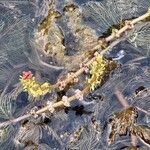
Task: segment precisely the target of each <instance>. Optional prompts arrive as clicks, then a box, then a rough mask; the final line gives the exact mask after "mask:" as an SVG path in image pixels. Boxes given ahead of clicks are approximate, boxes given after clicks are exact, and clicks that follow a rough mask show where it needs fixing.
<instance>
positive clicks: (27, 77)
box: [22, 71, 33, 80]
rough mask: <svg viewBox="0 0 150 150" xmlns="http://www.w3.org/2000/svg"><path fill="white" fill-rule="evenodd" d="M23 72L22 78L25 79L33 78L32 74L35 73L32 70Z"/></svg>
mask: <svg viewBox="0 0 150 150" xmlns="http://www.w3.org/2000/svg"><path fill="white" fill-rule="evenodd" d="M22 74H23V75H22V79H23V80H28V79H31V78H32V76H33V74H32V72H31V71H23V72H22Z"/></svg>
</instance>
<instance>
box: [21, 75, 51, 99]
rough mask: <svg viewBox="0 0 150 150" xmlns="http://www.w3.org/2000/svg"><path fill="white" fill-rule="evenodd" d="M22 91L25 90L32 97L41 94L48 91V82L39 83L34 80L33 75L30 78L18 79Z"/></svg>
mask: <svg viewBox="0 0 150 150" xmlns="http://www.w3.org/2000/svg"><path fill="white" fill-rule="evenodd" d="M20 82H21V85H22V87H23V90H24V91H27V92H28V93H29V94H30V95H32V96H33V97H38V96H43V95H45V94H46V93H48V92H49V91H50V84H49V83H48V82H45V83H43V84H39V83H37V82H36V80H35V77H32V78H31V79H22V78H21V79H20Z"/></svg>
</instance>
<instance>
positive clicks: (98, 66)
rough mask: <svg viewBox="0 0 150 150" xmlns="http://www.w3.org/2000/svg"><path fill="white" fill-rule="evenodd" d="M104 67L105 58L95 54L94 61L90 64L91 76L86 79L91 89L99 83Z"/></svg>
mask: <svg viewBox="0 0 150 150" xmlns="http://www.w3.org/2000/svg"><path fill="white" fill-rule="evenodd" d="M105 69H106V60H105V59H104V58H103V56H101V55H100V54H98V53H97V54H96V59H95V61H94V62H93V63H92V64H91V65H90V74H91V77H90V79H88V83H89V84H90V88H91V90H94V89H95V87H96V86H97V85H98V84H100V83H101V80H102V76H103V75H104V72H105Z"/></svg>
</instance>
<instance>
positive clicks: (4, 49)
mask: <svg viewBox="0 0 150 150" xmlns="http://www.w3.org/2000/svg"><path fill="white" fill-rule="evenodd" d="M149 6H150V1H149V0H127V1H126V0H118V1H115V0H95V1H94V0H91V1H89V0H74V1H73V0H61V1H59V0H54V1H52V0H30V1H28V0H0V94H1V95H0V121H1V122H4V121H7V120H12V119H14V118H17V117H19V116H22V115H25V114H27V113H29V112H30V110H31V109H32V108H35V106H36V108H35V109H40V108H42V107H44V106H46V103H47V101H51V102H52V101H55V102H58V101H60V99H61V98H62V96H63V95H67V96H71V95H73V94H74V93H75V91H76V89H83V88H84V86H85V84H86V81H85V79H86V78H89V76H90V75H85V74H83V75H81V76H80V78H79V82H78V83H76V84H75V85H73V86H68V87H67V88H65V89H64V90H52V91H51V93H47V94H46V95H44V96H39V97H37V98H35V97H32V96H31V95H30V94H28V92H26V91H24V90H23V89H22V86H21V83H20V80H19V78H20V75H21V74H22V72H23V71H31V72H32V74H33V75H34V77H35V78H36V81H37V82H39V83H41V84H42V83H44V82H48V83H50V84H55V83H56V82H57V80H58V78H64V75H66V74H67V73H68V72H71V71H72V72H74V71H76V70H77V69H78V68H79V66H80V64H82V62H84V61H85V60H86V59H85V58H90V57H91V56H93V54H94V51H92V49H93V48H94V47H96V46H98V45H99V43H98V42H99V39H101V38H105V37H106V36H108V35H110V34H111V30H112V29H114V28H118V29H119V28H120V27H122V26H123V23H124V21H125V20H126V19H133V18H136V17H139V16H140V15H142V14H144V13H146V12H147V10H148V7H149ZM149 27H150V22H149V18H148V19H147V20H144V21H143V22H139V23H138V24H136V25H135V26H134V28H133V29H132V30H130V31H127V32H125V33H124V35H122V37H120V40H118V39H117V40H116V41H118V44H116V45H115V46H113V47H112V48H111V49H110V50H109V51H108V52H106V53H105V55H104V57H105V59H108V60H113V61H114V62H115V63H116V64H117V67H116V68H115V69H111V70H112V71H111V72H109V76H108V75H107V79H105V80H104V81H102V83H103V84H102V85H99V86H98V87H96V89H95V90H94V91H92V92H89V94H87V95H86V96H84V101H78V100H75V101H72V102H71V106H70V107H65V108H64V107H63V108H60V109H58V110H56V111H55V112H54V113H53V114H50V113H49V112H46V113H43V114H42V115H39V116H38V117H37V118H34V117H30V118H29V119H25V120H22V121H20V122H17V123H15V124H11V125H9V126H7V127H5V128H2V129H0V150H8V149H10V150H21V149H25V150H36V149H40V150H51V149H54V150H62V149H72V150H105V149H106V150H108V149H110V150H120V149H131V146H132V144H131V138H130V134H131V132H133V133H134V132H135V134H137V137H138V141H137V147H138V148H139V149H143V150H147V149H149V147H150V141H149V137H150V135H149V133H150V130H149V127H150V116H149V114H148V113H150V108H149V107H150V46H149V45H150V28H149ZM109 44H111V43H109ZM104 47H105V45H104ZM97 51H98V52H101V51H102V49H100V48H98V49H97ZM110 68H111V66H110ZM116 89H119V91H120V92H121V93H122V94H123V96H124V98H125V99H126V100H127V102H128V103H129V105H130V106H132V107H134V108H140V109H142V110H145V111H147V112H148V113H145V112H143V111H140V110H136V111H137V113H138V117H136V118H134V119H135V122H134V123H135V124H136V125H137V126H138V125H141V126H138V127H136V125H135V126H134V128H132V129H133V131H131V130H132V129H131V130H130V129H129V131H128V132H127V133H126V134H123V135H121V136H119V135H118V136H117V137H116V138H115V140H114V141H113V140H112V143H111V144H109V143H108V139H109V138H110V136H109V132H111V131H110V130H111V128H110V126H109V125H110V124H111V123H112V122H113V121H111V120H113V119H112V116H113V114H114V113H115V112H122V111H123V106H122V105H121V104H120V102H119V101H118V100H117V97H116V95H115V92H116V91H115V90H116ZM135 114H136V113H135ZM125 117H126V116H125ZM118 120H119V119H118ZM125 121H126V120H125ZM133 121H134V120H133ZM119 123H120V122H119ZM130 124H132V123H130ZM143 125H144V126H143ZM114 126H115V125H114ZM145 126H146V127H145ZM112 128H113V127H112ZM145 130H146V133H147V134H148V135H147V136H148V138H147V140H145V137H146V133H145ZM134 148H135V147H134Z"/></svg>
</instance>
